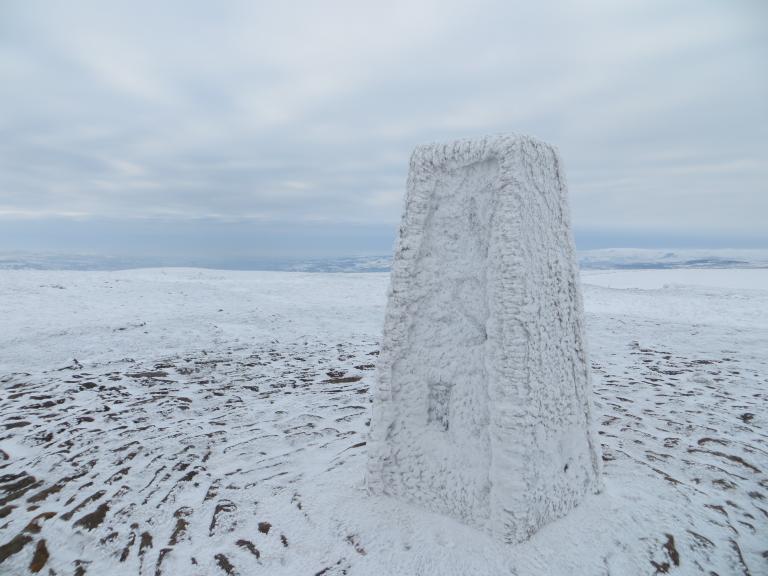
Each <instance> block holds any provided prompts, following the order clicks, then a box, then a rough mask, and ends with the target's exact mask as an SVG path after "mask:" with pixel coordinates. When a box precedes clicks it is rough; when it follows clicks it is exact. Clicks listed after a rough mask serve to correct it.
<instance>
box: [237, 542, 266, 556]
mask: <svg viewBox="0 0 768 576" xmlns="http://www.w3.org/2000/svg"><path fill="white" fill-rule="evenodd" d="M235 544H237V545H238V546H240V548H245V549H246V550H248V552H250V553H251V554H253V555H254V556H256V558H257V559H258V558H261V552H259V549H258V548H256V546H255V545H254V544H253V542H251V541H250V540H242V539H241V540H238V541H237V542H235Z"/></svg>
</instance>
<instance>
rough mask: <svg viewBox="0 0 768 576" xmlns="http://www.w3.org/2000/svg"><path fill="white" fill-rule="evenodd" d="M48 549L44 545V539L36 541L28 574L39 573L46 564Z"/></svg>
mask: <svg viewBox="0 0 768 576" xmlns="http://www.w3.org/2000/svg"><path fill="white" fill-rule="evenodd" d="M48 557H49V554H48V547H47V546H46V545H45V539H42V540H38V542H37V546H36V547H35V553H34V555H33V556H32V561H31V562H30V563H29V571H30V572H40V570H42V569H43V566H45V564H46V562H48Z"/></svg>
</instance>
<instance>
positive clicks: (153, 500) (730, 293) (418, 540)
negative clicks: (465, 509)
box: [0, 269, 768, 576]
mask: <svg viewBox="0 0 768 576" xmlns="http://www.w3.org/2000/svg"><path fill="white" fill-rule="evenodd" d="M582 279H583V281H584V283H585V289H584V296H585V306H586V310H587V320H588V336H589V344H590V348H591V354H592V363H593V374H594V397H595V404H596V408H597V409H596V414H597V415H598V418H599V422H598V425H599V433H600V438H601V441H602V443H603V452H604V453H603V459H604V465H605V469H604V475H605V483H606V490H605V492H604V493H602V494H600V495H598V496H594V497H590V498H588V499H587V501H586V502H584V503H583V504H582V505H581V506H579V507H578V508H577V509H576V510H575V511H574V512H573V513H571V514H570V515H569V516H567V517H566V518H564V519H562V520H559V521H556V522H553V523H551V524H549V525H547V526H546V527H545V528H544V529H542V530H541V531H540V532H539V533H537V534H536V535H535V536H534V537H533V538H532V539H531V540H529V541H528V542H526V543H524V544H521V545H517V546H506V545H503V544H500V543H498V542H496V541H494V540H493V539H491V538H490V537H488V536H487V535H485V534H484V533H481V532H479V531H477V530H475V529H473V528H470V527H468V526H464V525H462V524H459V523H457V522H455V521H453V520H451V519H449V518H445V517H442V516H439V515H436V514H432V513H429V512H425V511H422V510H419V509H418V508H415V507H413V506H410V505H405V504H402V503H399V502H397V501H395V500H393V499H389V498H385V497H370V496H368V495H366V492H365V490H364V486H363V484H362V480H363V472H364V467H365V450H366V446H365V442H366V435H367V429H368V421H369V412H370V387H371V385H372V384H373V371H372V368H373V365H374V364H375V361H376V354H377V350H378V339H379V336H380V330H381V323H382V319H383V312H384V302H385V293H386V288H387V282H388V275H387V274H309V273H297V272H219V271H203V270H195V269H168V270H134V271H123V272H80V271H58V272H57V271H29V270H6V271H0V574H3V575H4V574H26V573H29V572H30V571H34V570H39V573H41V574H50V573H55V574H58V575H68V574H97V575H102V574H110V575H119V574H158V575H160V574H166V575H176V574H185V575H186V574H192V575H194V574H201V575H204V574H205V575H207V574H242V575H249V574H262V573H263V574H270V575H279V574H285V575H302V574H307V575H309V576H312V575H324V576H333V575H340V574H350V575H353V574H360V575H366V576H368V575H379V574H380V575H388V574H393V575H410V574H424V575H426V574H435V575H438V574H439V575H450V574H462V575H495V574H516V575H524V574H526V575H527V574H530V575H559V574H564V575H565V574H567V575H568V576H575V575H579V574H585V575H586V574H613V575H614V576H622V575H632V574H657V573H662V574H664V573H669V574H710V573H716V574H720V575H721V576H724V575H726V574H752V575H757V574H765V573H768V538H766V534H768V474H766V470H768V414H767V411H766V399H767V395H768V344H766V343H768V271H765V270H738V269H728V270H652V271H635V270H631V271H620V272H617V271H589V272H584V273H583V274H582Z"/></svg>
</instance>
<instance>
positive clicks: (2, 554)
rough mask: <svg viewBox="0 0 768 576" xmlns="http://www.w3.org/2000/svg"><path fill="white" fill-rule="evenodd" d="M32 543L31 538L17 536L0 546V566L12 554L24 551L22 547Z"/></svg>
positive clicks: (21, 535)
mask: <svg viewBox="0 0 768 576" xmlns="http://www.w3.org/2000/svg"><path fill="white" fill-rule="evenodd" d="M30 542H32V536H29V535H27V534H24V533H22V534H17V535H16V536H14V537H13V538H12V539H11V541H10V542H8V543H6V544H3V545H2V546H0V564H2V563H3V562H5V560H7V559H8V558H10V557H11V556H13V555H14V554H18V553H19V552H21V551H22V550H23V549H24V546H26V545H27V544H29V543H30Z"/></svg>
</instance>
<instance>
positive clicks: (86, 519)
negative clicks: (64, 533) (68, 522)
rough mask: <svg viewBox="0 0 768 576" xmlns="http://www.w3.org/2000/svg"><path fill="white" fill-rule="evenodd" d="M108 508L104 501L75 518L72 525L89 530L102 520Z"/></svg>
mask: <svg viewBox="0 0 768 576" xmlns="http://www.w3.org/2000/svg"><path fill="white" fill-rule="evenodd" d="M108 510H109V504H108V503H106V502H105V503H104V504H102V505H100V506H99V507H98V508H96V510H94V511H93V512H91V513H90V514H86V515H85V516H83V517H82V518H80V519H79V520H76V521H75V523H74V524H73V526H82V527H83V528H85V529H86V530H88V531H91V530H93V529H94V528H96V527H97V526H99V525H100V524H101V523H102V522H104V517H105V516H106V515H107V511H108Z"/></svg>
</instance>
